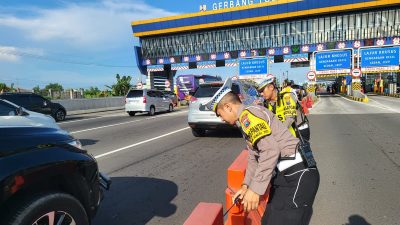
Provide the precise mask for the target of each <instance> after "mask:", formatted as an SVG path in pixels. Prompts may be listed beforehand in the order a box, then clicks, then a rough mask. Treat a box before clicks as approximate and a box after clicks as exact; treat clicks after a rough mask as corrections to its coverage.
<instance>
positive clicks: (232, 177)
mask: <svg viewBox="0 0 400 225" xmlns="http://www.w3.org/2000/svg"><path fill="white" fill-rule="evenodd" d="M247 157H248V151H247V150H243V151H242V152H241V153H240V154H239V156H238V157H237V158H236V159H235V161H233V163H232V164H231V165H230V166H229V168H228V170H227V173H228V174H227V184H228V188H227V189H226V190H225V200H226V209H229V208H230V207H231V206H232V205H233V202H232V197H233V196H234V195H235V192H236V191H238V190H239V189H240V188H241V186H242V183H243V180H244V176H245V174H246V167H247ZM268 197H269V188H268V189H267V191H266V192H265V194H264V195H263V196H260V204H259V206H258V209H257V210H254V211H251V212H249V213H245V212H244V210H243V205H241V204H239V205H235V206H233V208H232V209H231V210H230V211H229V213H228V215H227V220H226V222H225V225H256V224H257V225H259V224H261V217H262V215H264V212H265V210H266V208H267V202H268Z"/></svg>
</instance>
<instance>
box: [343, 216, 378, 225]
mask: <svg viewBox="0 0 400 225" xmlns="http://www.w3.org/2000/svg"><path fill="white" fill-rule="evenodd" d="M344 225H371V224H370V223H368V222H367V221H366V220H365V219H364V218H363V217H362V216H359V215H351V216H350V217H349V222H348V223H345V224H344Z"/></svg>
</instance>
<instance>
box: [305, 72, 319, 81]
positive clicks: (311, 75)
mask: <svg viewBox="0 0 400 225" xmlns="http://www.w3.org/2000/svg"><path fill="white" fill-rule="evenodd" d="M316 77H317V74H316V73H315V71H310V72H308V73H307V78H308V80H315V78H316Z"/></svg>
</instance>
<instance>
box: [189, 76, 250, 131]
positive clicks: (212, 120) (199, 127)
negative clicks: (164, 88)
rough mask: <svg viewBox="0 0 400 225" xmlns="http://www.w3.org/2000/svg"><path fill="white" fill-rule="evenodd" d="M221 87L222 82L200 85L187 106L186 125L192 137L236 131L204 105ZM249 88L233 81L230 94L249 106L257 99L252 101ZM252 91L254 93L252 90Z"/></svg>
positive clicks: (245, 84) (244, 84)
mask: <svg viewBox="0 0 400 225" xmlns="http://www.w3.org/2000/svg"><path fill="white" fill-rule="evenodd" d="M222 85H223V82H220V81H218V82H211V83H204V84H200V85H199V87H198V88H197V90H196V92H195V93H194V95H193V96H192V99H191V101H190V104H189V114H188V124H189V126H190V127H191V128H192V134H193V136H195V137H202V136H204V135H205V134H206V130H219V129H236V128H235V127H233V126H231V125H229V124H227V123H225V122H222V120H221V119H220V118H218V117H217V116H216V115H215V113H214V112H213V111H210V110H209V109H207V108H206V107H205V105H204V104H205V103H207V102H208V101H209V100H210V99H211V97H212V96H213V95H214V94H215V93H216V92H217V91H218V89H220V87H221V86H222ZM250 88H252V86H251V85H250V84H247V83H242V82H239V81H234V83H233V84H232V87H231V89H232V92H234V93H236V94H237V95H239V98H240V99H241V100H242V101H243V102H244V103H245V104H251V103H252V102H253V101H254V100H255V99H256V98H257V96H254V99H252V98H251V97H250V96H249V94H248V90H250ZM253 90H254V92H256V91H255V89H254V88H253Z"/></svg>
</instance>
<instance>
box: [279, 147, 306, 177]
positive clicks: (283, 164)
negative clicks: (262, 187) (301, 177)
mask: <svg viewBox="0 0 400 225" xmlns="http://www.w3.org/2000/svg"><path fill="white" fill-rule="evenodd" d="M289 157H290V158H294V159H292V160H291V159H288V160H280V161H279V163H278V164H277V165H276V167H277V168H278V170H279V171H280V172H282V171H284V170H286V169H287V168H290V167H292V166H294V165H296V164H298V163H301V162H303V158H302V157H301V155H300V153H299V152H297V153H296V154H294V155H291V156H289Z"/></svg>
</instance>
